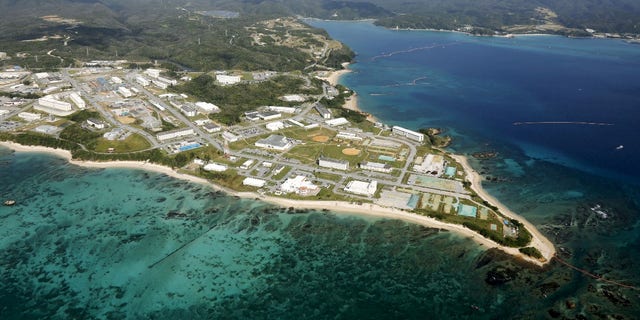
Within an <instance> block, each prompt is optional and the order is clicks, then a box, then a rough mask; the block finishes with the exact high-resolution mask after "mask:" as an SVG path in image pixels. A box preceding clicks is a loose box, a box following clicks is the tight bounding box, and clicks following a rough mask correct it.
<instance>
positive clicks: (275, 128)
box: [265, 121, 284, 131]
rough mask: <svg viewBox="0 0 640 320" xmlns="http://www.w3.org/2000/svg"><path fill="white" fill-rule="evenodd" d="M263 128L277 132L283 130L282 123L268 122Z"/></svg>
mask: <svg viewBox="0 0 640 320" xmlns="http://www.w3.org/2000/svg"><path fill="white" fill-rule="evenodd" d="M265 127H266V128H267V130H269V131H278V130H282V129H284V123H282V121H274V122H269V123H267V124H266V125H265Z"/></svg>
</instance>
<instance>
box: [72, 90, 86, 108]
mask: <svg viewBox="0 0 640 320" xmlns="http://www.w3.org/2000/svg"><path fill="white" fill-rule="evenodd" d="M69 98H71V101H72V102H73V103H75V104H76V106H77V107H78V108H79V109H86V108H87V104H86V103H85V102H84V100H82V97H80V95H79V94H78V93H77V92H73V93H71V94H70V95H69Z"/></svg>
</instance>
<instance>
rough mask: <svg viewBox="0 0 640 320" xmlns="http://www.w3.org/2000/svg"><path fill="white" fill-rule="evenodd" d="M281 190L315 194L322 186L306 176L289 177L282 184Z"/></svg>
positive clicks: (305, 194) (304, 194) (309, 194)
mask: <svg viewBox="0 0 640 320" xmlns="http://www.w3.org/2000/svg"><path fill="white" fill-rule="evenodd" d="M280 191H282V192H284V193H292V192H293V193H295V194H297V195H301V196H314V195H317V194H318V193H319V192H320V187H318V186H316V185H315V184H313V183H312V182H311V181H310V180H309V179H308V178H307V177H305V176H297V177H295V178H289V179H287V181H285V182H283V183H282V184H281V185H280Z"/></svg>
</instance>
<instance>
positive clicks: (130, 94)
mask: <svg viewBox="0 0 640 320" xmlns="http://www.w3.org/2000/svg"><path fill="white" fill-rule="evenodd" d="M118 93H119V94H121V95H122V96H123V97H125V98H130V97H133V92H131V90H129V89H127V88H126V87H118Z"/></svg>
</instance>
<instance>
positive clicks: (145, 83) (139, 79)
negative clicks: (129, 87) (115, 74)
mask: <svg viewBox="0 0 640 320" xmlns="http://www.w3.org/2000/svg"><path fill="white" fill-rule="evenodd" d="M136 82H137V83H139V84H140V85H141V86H143V87H146V86H148V85H150V84H151V81H149V80H148V79H147V78H145V77H143V76H137V77H136Z"/></svg>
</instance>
